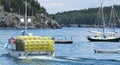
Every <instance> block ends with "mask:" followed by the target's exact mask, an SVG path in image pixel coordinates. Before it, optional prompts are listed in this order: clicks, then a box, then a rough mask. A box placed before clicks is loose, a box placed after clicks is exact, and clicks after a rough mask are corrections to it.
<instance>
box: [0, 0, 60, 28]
mask: <svg viewBox="0 0 120 65" xmlns="http://www.w3.org/2000/svg"><path fill="white" fill-rule="evenodd" d="M27 3H28V4H29V5H28V13H27V14H28V18H30V19H31V20H32V21H31V22H28V25H27V26H28V28H52V29H56V28H61V26H60V25H59V24H58V23H57V22H56V20H53V19H51V18H50V17H49V14H48V13H47V12H46V10H45V8H43V7H41V6H40V3H38V1H36V0H28V2H27ZM24 6H25V2H24V0H0V28H24V26H25V23H24V22H21V21H20V19H23V18H24V13H25V8H24Z"/></svg>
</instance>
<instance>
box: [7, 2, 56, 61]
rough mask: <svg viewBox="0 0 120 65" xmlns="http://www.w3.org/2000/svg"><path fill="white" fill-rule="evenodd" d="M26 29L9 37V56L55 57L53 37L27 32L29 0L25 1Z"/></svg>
mask: <svg viewBox="0 0 120 65" xmlns="http://www.w3.org/2000/svg"><path fill="white" fill-rule="evenodd" d="M25 2H26V3H25V18H24V19H22V21H24V20H25V29H24V31H23V32H22V35H19V36H16V37H11V38H10V39H8V43H6V44H5V49H6V50H7V52H8V55H9V56H12V57H15V58H33V59H34V58H40V57H41V58H42V57H54V51H55V47H54V43H55V41H54V40H52V37H50V36H47V37H41V36H34V35H30V34H28V32H27V22H28V21H30V20H29V19H28V18H27V0H26V1H25Z"/></svg>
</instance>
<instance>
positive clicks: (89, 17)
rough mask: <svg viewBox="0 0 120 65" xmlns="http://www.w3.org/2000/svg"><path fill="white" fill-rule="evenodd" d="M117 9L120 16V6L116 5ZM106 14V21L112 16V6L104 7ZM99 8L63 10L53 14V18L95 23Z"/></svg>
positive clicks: (70, 21) (80, 22) (73, 22)
mask: <svg viewBox="0 0 120 65" xmlns="http://www.w3.org/2000/svg"><path fill="white" fill-rule="evenodd" d="M114 8H115V10H116V11H117V14H118V16H120V12H119V11H120V6H118V5H115V6H114ZM103 9H104V15H105V20H106V23H108V20H109V18H110V12H111V7H104V8H103ZM98 11H99V8H89V9H84V10H74V11H68V12H62V13H57V14H51V15H50V16H51V18H52V19H55V20H57V21H58V23H60V24H64V25H69V24H78V25H95V24H96V19H97V18H98Z"/></svg>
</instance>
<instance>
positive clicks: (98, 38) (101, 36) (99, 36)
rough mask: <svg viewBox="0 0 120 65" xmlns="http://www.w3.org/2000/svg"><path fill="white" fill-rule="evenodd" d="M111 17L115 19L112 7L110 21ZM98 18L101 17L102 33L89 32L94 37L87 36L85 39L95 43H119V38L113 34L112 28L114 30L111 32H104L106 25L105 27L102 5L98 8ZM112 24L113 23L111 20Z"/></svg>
mask: <svg viewBox="0 0 120 65" xmlns="http://www.w3.org/2000/svg"><path fill="white" fill-rule="evenodd" d="M112 16H113V17H114V18H115V11H114V7H112V10H111V16H110V19H111V18H112ZM100 17H101V22H102V29H103V30H102V32H98V31H91V32H92V33H95V36H88V37H87V39H88V40H89V41H95V42H119V40H120V36H119V35H118V34H117V33H116V32H115V29H114V27H113V30H114V31H113V32H106V30H105V27H106V25H105V19H104V13H103V8H102V4H101V8H100ZM113 22H115V21H114V20H113Z"/></svg>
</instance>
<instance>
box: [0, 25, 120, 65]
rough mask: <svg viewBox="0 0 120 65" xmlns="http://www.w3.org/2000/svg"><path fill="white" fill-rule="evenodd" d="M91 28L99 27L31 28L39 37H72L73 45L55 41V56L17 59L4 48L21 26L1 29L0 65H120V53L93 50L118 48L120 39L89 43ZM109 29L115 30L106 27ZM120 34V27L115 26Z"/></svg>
mask: <svg viewBox="0 0 120 65" xmlns="http://www.w3.org/2000/svg"><path fill="white" fill-rule="evenodd" d="M90 30H96V31H101V29H100V28H67V27H66V28H62V29H28V32H29V33H32V34H33V35H38V36H52V37H55V39H59V40H65V39H67V40H69V39H71V38H72V40H73V44H55V57H54V58H42V59H17V58H13V57H10V56H9V55H8V54H7V52H6V50H5V49H4V45H5V43H7V40H8V39H9V38H11V37H15V36H18V35H19V34H21V31H22V29H0V65H120V54H102V53H94V49H104V50H119V49H120V42H90V41H88V40H87V36H88V35H93V34H91V33H90V32H88V31H90ZM106 30H107V31H108V30H109V31H111V30H112V29H109V28H107V29H106ZM116 31H117V32H118V33H119V34H120V29H119V28H118V29H116Z"/></svg>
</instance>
